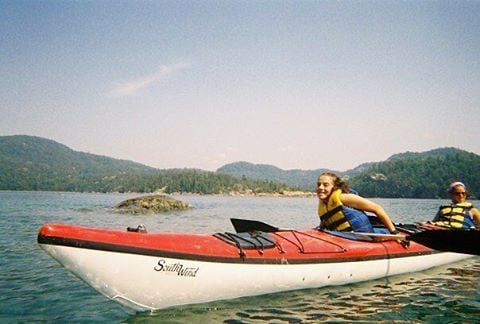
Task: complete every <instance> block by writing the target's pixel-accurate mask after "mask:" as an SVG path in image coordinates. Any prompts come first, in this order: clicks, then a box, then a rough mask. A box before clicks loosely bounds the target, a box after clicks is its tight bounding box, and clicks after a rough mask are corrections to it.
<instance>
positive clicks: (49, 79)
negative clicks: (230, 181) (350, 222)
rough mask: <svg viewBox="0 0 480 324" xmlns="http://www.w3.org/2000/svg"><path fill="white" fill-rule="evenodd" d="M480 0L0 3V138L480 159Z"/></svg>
mask: <svg viewBox="0 0 480 324" xmlns="http://www.w3.org/2000/svg"><path fill="white" fill-rule="evenodd" d="M479 17H480V0H471V1H460V0H458V1H442V0H438V1H413V0H412V1H388V0H387V1H367V0H365V1H321V0H319V1H302V0H299V1H280V0H278V1H273V0H271V1H253V0H252V1H248V0H242V1H226V0H225V1H210V0H205V1H189V0H185V1H169V0H163V1H147V0H144V1H133V0H132V1H126V0H120V1H113V0H98V1H93V0H92V1H88V0H87V1H58V0H55V1H49V0H45V1H36V0H35V1H23V0H14V1H5V0H0V136H9V135H33V136H39V137H44V138H48V139H52V140H54V141H57V142H59V143H61V144H64V145H66V146H68V147H70V148H72V149H73V150H76V151H82V152H89V153H92V154H98V155H105V156H109V157H113V158H118V159H125V160H131V161H135V162H139V163H143V164H146V165H148V166H152V167H155V168H160V169H170V168H197V169H203V170H208V171H215V170H216V169H217V168H219V167H221V166H223V165H225V164H228V163H232V162H237V161H247V162H251V163H255V164H270V165H275V166H277V167H279V168H282V169H284V170H290V169H303V170H313V169H319V168H329V169H333V170H338V171H345V170H348V169H351V168H354V167H356V166H358V165H359V164H361V163H365V162H373V161H383V160H385V159H387V158H388V157H390V156H391V155H393V154H396V153H402V152H406V151H411V152H423V151H428V150H431V149H435V148H440V147H457V148H460V149H463V150H466V151H469V152H474V153H476V154H480V19H479Z"/></svg>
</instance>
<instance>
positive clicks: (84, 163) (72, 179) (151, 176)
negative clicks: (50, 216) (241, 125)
mask: <svg viewBox="0 0 480 324" xmlns="http://www.w3.org/2000/svg"><path fill="white" fill-rule="evenodd" d="M159 188H165V190H166V192H192V193H207V194H211V193H222V192H230V191H237V192H243V191H247V190H252V191H256V192H266V193H268V192H277V191H282V190H285V189H289V188H288V187H287V186H286V185H284V184H278V183H273V182H271V181H256V180H249V179H237V178H235V177H232V176H229V175H222V174H215V173H214V172H207V171H202V170H195V169H170V170H159V169H155V168H151V167H148V166H146V165H143V164H140V163H136V162H132V161H126V160H118V159H113V158H109V157H106V156H100V155H94V154H90V153H83V152H77V151H74V150H72V149H70V148H68V147H67V146H65V145H63V144H60V143H57V142H55V141H52V140H49V139H45V138H40V137H35V136H25V135H16V136H2V137H0V190H44V191H79V192H84V191H87V192H88V191H91V192H153V191H155V190H157V189H159Z"/></svg>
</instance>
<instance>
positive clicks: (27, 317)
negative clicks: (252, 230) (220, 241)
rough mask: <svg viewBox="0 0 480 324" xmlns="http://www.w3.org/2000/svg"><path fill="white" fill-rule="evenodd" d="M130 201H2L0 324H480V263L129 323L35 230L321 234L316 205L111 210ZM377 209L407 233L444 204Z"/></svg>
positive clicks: (132, 318) (136, 316) (13, 196)
mask: <svg viewBox="0 0 480 324" xmlns="http://www.w3.org/2000/svg"><path fill="white" fill-rule="evenodd" d="M134 196H135V195H133V194H80V193H52V192H0V229H1V231H2V235H1V236H0V249H1V251H2V252H1V253H2V255H1V258H0V322H1V323H18V322H25V323H26V322H28V323H30V322H88V323H90V322H106V321H108V322H127V323H150V322H152V323H186V322H190V323H197V322H204V323H262V322H273V323H317V322H328V321H330V322H339V321H341V322H343V321H361V322H372V321H386V322H397V323H401V322H405V323H407V322H408V323H415V322H422V323H424V322H463V323H473V322H477V323H478V321H479V319H480V280H479V279H480V257H475V258H472V259H469V260H466V261H463V262H460V263H456V264H451V265H447V266H443V267H438V268H434V269H430V270H428V271H424V272H417V273H412V274H408V275H402V276H396V277H391V278H387V279H382V280H375V281H369V282H364V283H360V284H354V285H346V286H340V287H327V288H321V289H309V290H301V291H293V292H286V293H278V294H271V295H267V296H259V297H248V298H240V299H236V300H230V301H218V302H213V303H208V304H201V305H193V306H182V307H174V308H170V309H166V310H162V311H158V312H155V313H135V312H133V311H130V310H128V309H126V308H124V307H122V306H120V305H118V304H117V303H115V302H112V301H110V300H108V299H106V298H105V297H103V296H102V295H100V294H98V293H97V292H96V291H94V290H93V289H92V288H90V287H89V286H87V285H86V284H84V283H83V282H82V281H80V280H79V279H77V278H76V277H75V276H73V275H72V274H70V273H69V272H68V271H67V270H65V269H64V268H62V267H61V266H60V265H59V264H58V263H57V262H56V261H55V260H53V259H52V258H50V257H49V256H48V255H46V254H45V253H44V252H43V251H42V250H41V249H40V248H39V247H38V245H37V243H36V236H37V231H38V229H39V227H40V225H41V224H44V223H49V222H50V223H52V222H62V223H70V224H79V225H88V226H98V227H108V228H117V229H125V228H126V227H127V226H136V225H138V224H144V225H145V226H146V227H147V230H148V231H167V232H176V231H182V232H194V233H211V232H225V231H233V228H232V226H231V224H230V220H229V219H230V218H233V217H235V218H246V219H256V220H260V221H264V222H267V223H270V224H272V225H276V226H279V227H293V228H312V227H315V226H317V225H318V216H317V215H316V208H317V200H316V198H267V197H262V198H259V197H217V196H176V197H175V198H177V199H181V200H183V201H186V202H188V203H190V204H191V205H192V206H194V208H193V209H191V210H188V211H183V212H173V213H168V214H157V215H143V216H137V215H125V214H117V213H114V212H112V210H111V209H110V208H111V207H112V206H114V205H115V204H117V203H119V202H121V201H122V200H124V199H127V198H131V197H134ZM374 200H375V201H376V202H379V203H380V204H382V205H383V206H384V208H385V210H386V211H387V212H388V213H389V214H390V216H391V217H392V218H393V220H394V221H395V222H405V223H411V222H415V221H421V220H427V219H430V218H431V217H432V215H433V214H434V213H435V212H436V210H437V208H438V206H439V204H440V203H441V202H442V201H440V200H414V199H374ZM474 203H476V204H477V205H479V204H480V202H479V201H475V202H474ZM138 279H139V280H140V279H141V278H138ZM132 280H136V278H132Z"/></svg>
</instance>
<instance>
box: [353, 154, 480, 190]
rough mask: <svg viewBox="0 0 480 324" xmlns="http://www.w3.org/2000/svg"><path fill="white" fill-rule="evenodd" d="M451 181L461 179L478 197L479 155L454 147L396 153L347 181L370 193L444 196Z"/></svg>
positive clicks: (479, 180)
mask: <svg viewBox="0 0 480 324" xmlns="http://www.w3.org/2000/svg"><path fill="white" fill-rule="evenodd" d="M453 181H462V182H464V183H465V184H466V185H467V187H468V191H469V192H470V195H471V198H480V156H479V155H477V154H474V153H470V152H466V151H463V150H459V149H455V148H441V149H435V150H431V151H428V152H424V153H411V152H407V153H404V154H396V155H393V156H392V157H390V158H389V159H388V160H387V161H384V162H379V163H373V164H371V165H370V168H369V169H368V171H367V172H364V173H362V174H361V175H359V176H356V177H353V178H352V179H351V180H350V184H351V185H352V186H353V187H355V188H356V189H358V191H360V192H361V193H362V195H366V196H369V197H404V198H445V197H447V193H446V188H447V186H448V184H449V183H451V182H453Z"/></svg>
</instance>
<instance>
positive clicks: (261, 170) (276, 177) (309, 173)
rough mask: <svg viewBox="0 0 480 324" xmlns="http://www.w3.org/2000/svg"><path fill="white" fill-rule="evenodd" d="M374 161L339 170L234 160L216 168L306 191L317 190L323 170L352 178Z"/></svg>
mask: <svg viewBox="0 0 480 324" xmlns="http://www.w3.org/2000/svg"><path fill="white" fill-rule="evenodd" d="M371 165H372V163H371V162H369V163H363V164H361V165H359V166H357V167H356V168H354V169H351V170H347V171H337V170H330V169H315V170H300V169H293V170H283V169H280V168H278V167H276V166H273V165H268V164H253V163H249V162H243V161H242V162H234V163H230V164H226V165H224V166H222V167H220V168H218V169H217V170H216V172H217V173H222V174H228V175H231V176H235V177H246V178H248V179H258V180H271V181H278V182H282V183H285V184H287V185H288V186H291V187H296V188H300V189H301V190H305V191H315V190H316V188H315V184H316V183H317V178H318V176H319V175H320V174H322V173H323V172H333V173H335V174H338V175H339V176H341V177H345V178H348V179H350V178H352V177H354V176H357V175H359V174H361V173H363V172H365V171H367V170H368V169H369V168H370V167H371Z"/></svg>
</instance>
